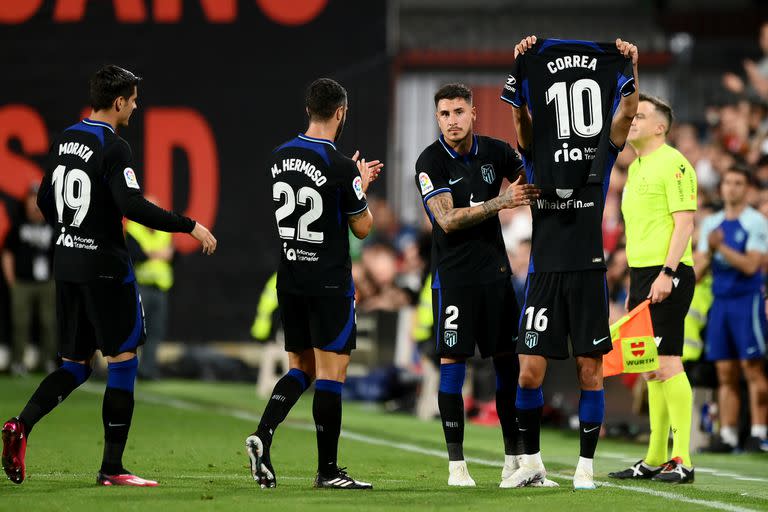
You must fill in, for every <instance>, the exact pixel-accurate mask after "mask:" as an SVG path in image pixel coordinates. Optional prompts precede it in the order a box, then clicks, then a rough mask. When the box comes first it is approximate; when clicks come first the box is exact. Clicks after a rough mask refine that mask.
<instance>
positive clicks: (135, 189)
mask: <svg viewBox="0 0 768 512" xmlns="http://www.w3.org/2000/svg"><path fill="white" fill-rule="evenodd" d="M131 160H132V157H131V148H130V147H128V144H127V143H126V142H125V141H122V140H118V141H117V142H115V143H114V144H111V145H110V146H109V147H108V148H107V149H106V151H105V152H104V168H105V175H104V178H105V180H106V181H107V184H108V185H109V188H110V190H111V192H112V198H113V199H114V200H115V203H116V204H117V206H118V208H119V209H120V212H121V213H122V214H123V215H124V216H125V217H126V218H128V219H130V220H133V221H135V222H138V223H139V224H142V225H144V226H146V227H148V228H151V229H156V230H158V231H166V232H169V233H189V232H191V231H192V229H194V227H195V221H193V220H192V219H190V218H188V217H184V216H182V215H179V214H177V213H174V212H170V211H168V210H164V209H163V208H160V207H159V206H157V205H155V204H153V203H150V202H149V201H147V200H146V199H144V196H143V195H142V193H141V188H140V187H139V181H138V179H137V178H136V172H135V171H134V170H133V167H132V166H131V165H132V164H131Z"/></svg>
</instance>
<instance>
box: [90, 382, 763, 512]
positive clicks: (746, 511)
mask: <svg viewBox="0 0 768 512" xmlns="http://www.w3.org/2000/svg"><path fill="white" fill-rule="evenodd" d="M80 389H82V390H84V391H87V392H89V393H96V394H101V393H103V389H101V388H99V387H97V386H95V385H91V384H85V385H84V386H80ZM136 399H137V400H140V401H142V402H147V403H151V404H156V405H162V406H165V407H172V408H174V409H183V410H187V411H197V412H207V413H209V412H211V409H212V407H210V406H208V407H204V406H202V405H198V404H196V403H194V402H188V401H186V400H179V399H176V398H168V397H163V396H159V395H146V394H143V393H142V394H139V395H136ZM216 413H217V414H223V415H225V416H229V417H232V418H237V419H241V420H246V421H252V422H253V421H259V419H260V418H261V417H260V416H259V415H258V414H254V413H251V412H247V411H242V410H237V409H234V410H233V409H229V408H225V407H223V406H222V407H221V408H220V409H218V408H217V409H216ZM284 425H285V426H286V427H287V428H293V429H296V430H304V431H311V432H314V431H315V426H314V425H310V424H309V423H293V422H291V423H285V424H284ZM341 437H344V438H346V439H351V440H353V441H358V442H361V443H366V444H371V445H377V446H386V447H389V448H396V449H398V450H403V451H405V452H411V453H420V454H422V455H430V456H433V457H437V458H440V459H446V458H447V455H446V453H445V451H444V450H434V449H431V448H424V447H422V446H418V445H415V444H411V443H398V442H395V441H390V440H387V439H381V438H378V437H371V436H367V435H365V434H358V433H356V432H350V431H349V430H342V431H341ZM465 460H466V461H467V462H471V463H472V464H480V465H481V466H492V467H498V468H500V467H502V466H503V463H502V462H500V461H495V460H488V459H480V458H476V457H465ZM696 469H698V468H696ZM547 475H548V476H554V477H555V478H562V479H564V480H573V475H568V474H565V473H547ZM595 484H598V485H602V486H605V487H612V488H614V489H621V490H622V491H629V492H637V493H640V494H649V495H651V496H656V497H658V498H664V499H668V500H673V501H679V502H681V503H691V504H694V505H699V506H702V507H708V508H713V509H715V510H725V511H727V512H757V511H756V510H755V509H751V508H746V507H739V506H736V505H731V504H729V503H722V502H719V501H711V500H702V499H697V498H689V497H687V496H683V495H681V494H675V493H671V492H666V491H657V490H655V489H648V488H645V487H632V486H629V485H618V484H613V483H611V482H603V481H595ZM511 492H514V491H511Z"/></svg>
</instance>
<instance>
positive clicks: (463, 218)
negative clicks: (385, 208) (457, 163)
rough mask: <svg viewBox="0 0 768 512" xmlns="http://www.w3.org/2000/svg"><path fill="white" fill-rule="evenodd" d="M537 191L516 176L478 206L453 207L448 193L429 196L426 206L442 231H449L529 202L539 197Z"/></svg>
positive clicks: (468, 225) (469, 225)
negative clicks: (505, 187) (496, 193)
mask: <svg viewBox="0 0 768 512" xmlns="http://www.w3.org/2000/svg"><path fill="white" fill-rule="evenodd" d="M539 193H540V191H539V189H538V188H536V187H535V186H534V185H522V184H521V178H519V177H518V179H517V180H515V182H514V183H512V184H511V185H510V186H509V187H507V189H506V190H505V191H504V192H503V193H502V194H501V195H500V196H498V197H494V198H493V199H490V200H488V201H485V202H484V203H483V204H481V205H478V206H470V207H469V208H454V207H453V196H452V195H451V194H449V193H444V194H437V195H436V196H434V197H432V198H430V199H429V200H428V201H427V206H428V207H429V211H430V212H432V215H433V216H434V217H435V220H436V221H437V223H438V224H440V227H441V228H443V231H445V232H446V233H451V232H453V231H458V230H460V229H467V228H470V227H472V226H475V225H477V224H480V223H481V222H483V221H484V220H486V219H489V218H491V217H493V216H494V215H496V214H498V213H499V211H500V210H503V209H504V208H515V207H517V206H521V205H527V204H531V201H532V200H533V199H535V198H537V197H539Z"/></svg>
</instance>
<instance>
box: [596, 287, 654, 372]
mask: <svg viewBox="0 0 768 512" xmlns="http://www.w3.org/2000/svg"><path fill="white" fill-rule="evenodd" d="M650 303H651V302H650V301H649V300H646V301H643V303H641V304H640V305H639V306H637V307H636V308H635V309H633V310H632V311H630V312H629V313H628V314H626V315H624V316H623V317H621V318H620V319H619V320H618V321H617V322H616V323H615V324H613V325H612V326H611V341H613V350H611V351H610V352H608V353H607V354H605V355H604V356H603V376H604V377H610V376H612V375H618V374H620V373H643V372H651V371H654V370H658V368H659V354H658V350H657V348H656V342H655V339H654V336H653V324H652V323H651V312H650V310H649V309H648V306H649V305H650Z"/></svg>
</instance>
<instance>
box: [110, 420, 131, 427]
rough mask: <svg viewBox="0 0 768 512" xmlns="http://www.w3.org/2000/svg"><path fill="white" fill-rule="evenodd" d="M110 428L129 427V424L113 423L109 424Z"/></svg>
mask: <svg viewBox="0 0 768 512" xmlns="http://www.w3.org/2000/svg"><path fill="white" fill-rule="evenodd" d="M107 425H109V426H110V427H124V426H126V425H127V423H112V422H111V421H110V422H109V423H107Z"/></svg>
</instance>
